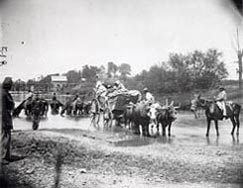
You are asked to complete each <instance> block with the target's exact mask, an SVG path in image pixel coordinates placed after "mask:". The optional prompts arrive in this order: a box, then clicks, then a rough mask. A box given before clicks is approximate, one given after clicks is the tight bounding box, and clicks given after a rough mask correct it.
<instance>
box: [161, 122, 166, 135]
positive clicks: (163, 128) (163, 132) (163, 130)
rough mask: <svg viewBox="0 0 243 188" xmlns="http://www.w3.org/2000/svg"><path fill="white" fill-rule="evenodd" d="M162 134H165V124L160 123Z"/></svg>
mask: <svg viewBox="0 0 243 188" xmlns="http://www.w3.org/2000/svg"><path fill="white" fill-rule="evenodd" d="M162 135H163V136H166V125H165V124H164V123H162Z"/></svg>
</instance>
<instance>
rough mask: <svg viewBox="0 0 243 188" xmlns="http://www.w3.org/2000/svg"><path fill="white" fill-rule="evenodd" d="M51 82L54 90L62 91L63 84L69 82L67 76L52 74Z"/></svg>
mask: <svg viewBox="0 0 243 188" xmlns="http://www.w3.org/2000/svg"><path fill="white" fill-rule="evenodd" d="M51 83H52V85H53V90H54V91H61V90H62V88H63V86H65V85H66V84H67V77H66V76H51Z"/></svg>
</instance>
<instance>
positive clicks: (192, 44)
mask: <svg viewBox="0 0 243 188" xmlns="http://www.w3.org/2000/svg"><path fill="white" fill-rule="evenodd" d="M1 8H2V9H1V23H2V29H1V34H0V37H1V40H0V42H1V46H7V47H8V52H7V61H8V64H7V65H4V66H1V67H0V69H1V70H0V71H1V75H0V76H1V78H0V79H3V77H5V76H12V77H13V79H14V80H16V79H18V78H20V79H22V80H28V79H31V78H37V77H39V76H40V75H44V76H45V75H47V74H51V73H65V72H67V71H69V70H80V69H81V68H82V66H84V65H86V64H89V65H95V66H101V65H104V66H106V65H107V62H109V61H112V62H114V63H115V64H117V65H119V64H121V63H128V64H130V65H131V68H132V74H133V75H135V74H137V73H140V72H141V71H142V70H144V69H145V70H148V69H149V68H150V67H151V66H152V65H155V64H157V65H159V64H160V63H161V62H163V61H167V60H168V56H169V54H170V53H188V52H192V51H194V50H201V51H204V52H205V51H206V50H207V49H209V48H216V49H218V50H220V51H222V52H223V59H222V60H223V61H224V62H225V64H226V68H227V70H228V72H229V77H228V78H229V79H237V78H238V76H237V73H236V68H237V66H238V65H237V63H235V61H237V55H236V51H235V49H236V46H237V45H236V28H239V29H238V30H239V38H240V41H242V48H243V34H242V31H243V30H242V18H241V17H240V16H239V14H238V13H237V11H236V10H235V9H234V7H233V6H232V5H231V4H230V3H229V1H228V0H196V1H195V0H183V1H181V0H51V1H50V0H6V1H5V3H4V4H3V6H2V7H1Z"/></svg>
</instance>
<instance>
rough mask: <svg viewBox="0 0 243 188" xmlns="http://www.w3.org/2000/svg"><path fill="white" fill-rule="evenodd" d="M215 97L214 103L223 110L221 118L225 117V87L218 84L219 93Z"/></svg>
mask: <svg viewBox="0 0 243 188" xmlns="http://www.w3.org/2000/svg"><path fill="white" fill-rule="evenodd" d="M214 98H215V101H216V104H217V105H218V107H219V108H220V109H221V110H222V112H223V118H226V119H227V114H226V100H227V93H226V91H225V88H224V87H222V86H220V87H219V93H218V95H217V96H216V97H214Z"/></svg>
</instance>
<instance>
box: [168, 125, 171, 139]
mask: <svg viewBox="0 0 243 188" xmlns="http://www.w3.org/2000/svg"><path fill="white" fill-rule="evenodd" d="M170 130H171V123H169V125H168V136H170V135H171V134H170Z"/></svg>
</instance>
